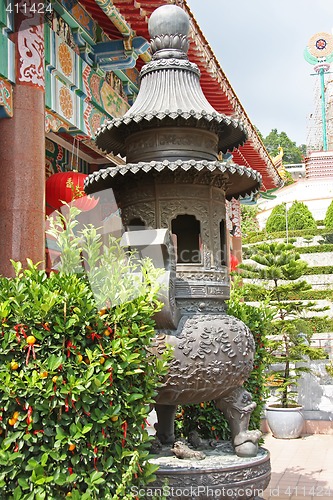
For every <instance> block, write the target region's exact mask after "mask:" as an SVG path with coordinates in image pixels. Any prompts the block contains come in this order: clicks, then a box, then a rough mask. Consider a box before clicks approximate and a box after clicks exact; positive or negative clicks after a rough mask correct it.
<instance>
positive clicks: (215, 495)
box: [144, 442, 271, 500]
mask: <svg viewBox="0 0 333 500" xmlns="http://www.w3.org/2000/svg"><path fill="white" fill-rule="evenodd" d="M202 451H203V452H204V453H205V455H206V458H205V459H204V460H186V459H179V458H177V457H175V456H170V452H169V453H168V452H167V451H166V452H165V453H163V452H162V453H161V454H160V455H158V456H157V455H156V456H155V457H154V458H153V459H151V460H150V462H151V463H152V464H154V465H159V469H158V471H157V473H156V476H157V479H156V481H154V482H153V483H150V484H149V485H148V486H147V490H146V496H145V497H144V498H150V497H152V498H154V495H155V496H156V498H159V495H160V496H161V497H162V496H163V495H164V496H163V498H164V497H165V498H167V499H177V500H198V499H200V500H208V499H215V500H217V499H233V500H238V499H239V500H254V499H256V498H261V497H262V496H263V492H264V490H265V489H266V488H267V486H268V484H269V481H270V477H271V465H270V456H269V452H268V451H267V450H266V449H264V448H260V449H259V453H258V455H257V456H256V457H251V458H243V457H238V456H237V455H236V454H235V452H234V451H233V448H232V446H231V444H230V443H229V442H220V443H218V444H217V447H216V448H209V449H204V450H202Z"/></svg>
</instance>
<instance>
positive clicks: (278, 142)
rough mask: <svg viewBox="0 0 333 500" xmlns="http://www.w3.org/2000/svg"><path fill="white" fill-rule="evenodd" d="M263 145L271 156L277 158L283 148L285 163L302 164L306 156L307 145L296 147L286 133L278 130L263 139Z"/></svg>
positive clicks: (273, 130)
mask: <svg viewBox="0 0 333 500" xmlns="http://www.w3.org/2000/svg"><path fill="white" fill-rule="evenodd" d="M263 143H264V145H265V147H266V149H267V151H268V153H269V154H270V156H273V157H274V156H276V155H277V154H278V153H279V149H278V148H279V147H280V146H281V147H282V148H283V163H286V164H288V163H302V162H303V157H304V154H305V145H301V146H296V143H295V142H293V141H292V140H291V139H289V137H288V136H287V134H286V133H285V132H280V133H279V132H278V131H277V129H272V130H271V132H270V133H269V134H268V135H267V136H266V137H265V138H264V139H263Z"/></svg>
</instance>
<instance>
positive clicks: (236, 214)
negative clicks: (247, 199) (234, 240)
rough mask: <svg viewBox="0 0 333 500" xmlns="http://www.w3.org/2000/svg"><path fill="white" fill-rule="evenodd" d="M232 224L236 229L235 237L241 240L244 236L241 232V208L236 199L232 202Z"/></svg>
mask: <svg viewBox="0 0 333 500" xmlns="http://www.w3.org/2000/svg"><path fill="white" fill-rule="evenodd" d="M230 205H231V224H232V227H234V226H235V227H236V230H235V233H234V236H236V237H238V238H240V237H241V236H242V231H241V208H240V201H239V200H235V199H234V198H233V199H232V200H231V204H230Z"/></svg>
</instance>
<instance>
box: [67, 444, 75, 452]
mask: <svg viewBox="0 0 333 500" xmlns="http://www.w3.org/2000/svg"><path fill="white" fill-rule="evenodd" d="M75 448H76V445H75V444H70V445H69V446H68V449H69V451H74V450H75Z"/></svg>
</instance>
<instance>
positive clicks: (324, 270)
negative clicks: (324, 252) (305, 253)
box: [304, 266, 333, 275]
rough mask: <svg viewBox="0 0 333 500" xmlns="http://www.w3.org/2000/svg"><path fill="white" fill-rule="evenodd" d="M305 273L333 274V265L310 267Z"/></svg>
mask: <svg viewBox="0 0 333 500" xmlns="http://www.w3.org/2000/svg"><path fill="white" fill-rule="evenodd" d="M304 274H308V275H312V274H333V266H312V267H308V268H307V269H306V270H305V271H304Z"/></svg>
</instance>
